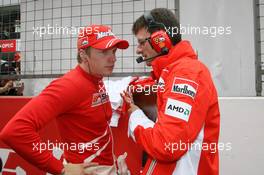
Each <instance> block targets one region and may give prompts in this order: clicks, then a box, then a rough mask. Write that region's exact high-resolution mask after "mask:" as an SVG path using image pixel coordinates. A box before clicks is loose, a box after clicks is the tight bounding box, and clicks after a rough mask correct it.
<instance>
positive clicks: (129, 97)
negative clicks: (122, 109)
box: [120, 91, 139, 115]
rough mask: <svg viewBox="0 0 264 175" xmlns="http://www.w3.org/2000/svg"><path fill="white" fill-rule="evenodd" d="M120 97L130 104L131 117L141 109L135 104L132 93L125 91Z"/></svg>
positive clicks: (129, 112)
mask: <svg viewBox="0 0 264 175" xmlns="http://www.w3.org/2000/svg"><path fill="white" fill-rule="evenodd" d="M120 95H121V97H122V98H123V100H124V101H125V102H127V103H128V104H129V109H128V115H130V114H131V113H132V112H134V111H135V110H137V109H139V107H138V106H137V105H135V104H134V101H133V97H132V94H131V93H129V92H126V91H123V93H121V94H120Z"/></svg>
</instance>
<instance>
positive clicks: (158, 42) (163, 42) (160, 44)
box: [149, 30, 172, 55]
mask: <svg viewBox="0 0 264 175" xmlns="http://www.w3.org/2000/svg"><path fill="white" fill-rule="evenodd" d="M149 43H150V45H151V47H152V48H153V49H154V50H155V51H156V52H157V53H159V54H162V55H165V54H168V52H169V50H170V48H171V47H172V43H171V40H170V38H169V36H168V34H167V33H166V32H165V31H163V30H159V31H156V32H154V33H152V34H151V36H150V40H149Z"/></svg>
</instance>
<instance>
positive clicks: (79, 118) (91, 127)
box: [0, 25, 129, 175]
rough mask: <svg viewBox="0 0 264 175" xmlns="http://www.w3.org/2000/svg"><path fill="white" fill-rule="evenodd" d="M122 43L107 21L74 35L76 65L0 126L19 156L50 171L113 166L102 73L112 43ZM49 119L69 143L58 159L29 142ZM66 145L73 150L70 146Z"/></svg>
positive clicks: (106, 71)
mask: <svg viewBox="0 0 264 175" xmlns="http://www.w3.org/2000/svg"><path fill="white" fill-rule="evenodd" d="M128 46H129V44H128V42H127V41H125V40H120V39H118V38H117V37H116V36H114V34H113V33H112V32H111V29H110V27H108V26H103V25H92V26H88V27H86V28H83V29H82V30H81V31H80V33H79V37H78V46H77V47H78V63H79V64H78V66H77V67H76V68H75V69H73V70H71V71H70V72H68V73H67V74H65V75H64V76H63V77H61V78H59V79H57V80H55V81H53V82H52V83H51V84H50V85H49V86H48V87H46V89H44V90H43V91H42V93H41V94H40V95H39V96H37V97H35V98H33V99H32V100H31V101H30V102H29V103H28V104H26V105H25V106H24V107H23V108H22V109H21V110H20V111H19V112H18V113H17V114H16V115H15V117H13V118H12V119H11V120H10V121H9V123H8V124H7V125H6V126H5V128H4V129H3V130H2V132H1V135H0V136H1V139H2V140H3V141H4V142H5V143H6V144H7V145H9V146H10V147H11V148H12V149H14V150H15V151H16V152H17V153H18V154H19V155H21V156H22V157H23V158H24V159H25V160H27V161H29V162H30V163H32V164H33V165H35V166H37V167H38V168H40V169H41V170H44V171H47V172H49V173H52V174H67V175H68V174H69V175H75V174H76V175H77V174H78V175H80V174H89V173H88V172H92V171H90V170H91V169H93V168H94V170H96V172H97V173H98V174H100V172H101V171H102V173H107V174H110V172H112V171H115V166H114V164H115V160H114V156H113V152H112V150H113V147H112V135H111V130H110V127H109V125H108V123H109V120H110V118H111V116H112V109H111V106H110V102H109V98H108V95H107V93H106V91H105V89H104V88H103V87H104V85H103V81H102V78H103V76H109V75H110V74H111V73H112V72H113V68H114V64H115V62H116V56H115V53H116V50H117V48H118V49H126V48H128ZM52 119H56V122H57V125H58V129H59V132H60V134H61V139H62V142H63V144H67V145H69V149H64V154H63V157H64V163H63V162H62V161H61V160H57V159H56V158H55V157H54V156H53V155H52V153H51V151H50V150H42V151H40V150H39V149H37V148H35V147H33V146H34V145H38V144H40V143H41V138H40V136H39V134H38V131H39V130H40V129H41V128H43V127H44V126H45V125H46V124H47V123H48V122H50V121H51V120H52ZM71 145H77V149H70V148H72V147H70V146H71ZM94 163H96V164H94ZM97 167H103V168H102V169H104V168H105V169H104V170H102V169H97ZM88 169H90V170H88ZM106 171H107V172H106Z"/></svg>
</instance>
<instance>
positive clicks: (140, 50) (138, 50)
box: [136, 46, 142, 55]
mask: <svg viewBox="0 0 264 175" xmlns="http://www.w3.org/2000/svg"><path fill="white" fill-rule="evenodd" d="M136 53H137V54H138V55H139V54H141V53H142V48H141V47H140V46H137V50H136Z"/></svg>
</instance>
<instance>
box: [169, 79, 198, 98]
mask: <svg viewBox="0 0 264 175" xmlns="http://www.w3.org/2000/svg"><path fill="white" fill-rule="evenodd" d="M197 89H198V84H197V83H196V82H194V81H192V80H188V79H184V78H178V77H175V79H174V83H173V86H172V92H174V93H179V94H183V95H187V96H189V97H191V98H192V99H194V98H195V95H196V92H197Z"/></svg>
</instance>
